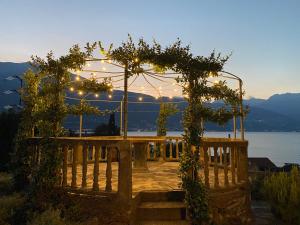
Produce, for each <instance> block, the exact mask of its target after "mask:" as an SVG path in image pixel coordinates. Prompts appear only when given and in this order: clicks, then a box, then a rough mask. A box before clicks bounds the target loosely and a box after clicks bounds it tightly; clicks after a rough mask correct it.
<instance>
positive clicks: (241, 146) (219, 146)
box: [147, 136, 248, 188]
mask: <svg viewBox="0 0 300 225" xmlns="http://www.w3.org/2000/svg"><path fill="white" fill-rule="evenodd" d="M185 149H186V144H185V143H184V141H183V139H182V138H181V137H171V136H169V137H166V138H165V142H161V141H159V142H149V143H148V145H147V156H148V157H147V159H148V160H150V161H151V160H158V157H157V156H158V155H159V154H160V155H161V157H162V158H163V160H164V161H179V157H180V154H181V152H182V151H184V150H185ZM158 152H159V153H158ZM199 158H200V161H201V165H202V167H203V172H204V174H203V176H204V181H205V184H206V186H207V187H208V188H209V187H211V188H219V187H220V180H221V179H220V176H222V186H223V187H228V186H229V185H235V184H236V183H240V182H242V181H248V172H247V171H248V142H247V141H242V140H240V139H230V138H202V141H201V148H200V155H199ZM211 178H213V179H214V180H213V181H211V180H210V179H211Z"/></svg>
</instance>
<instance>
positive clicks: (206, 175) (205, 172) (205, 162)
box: [203, 146, 210, 188]
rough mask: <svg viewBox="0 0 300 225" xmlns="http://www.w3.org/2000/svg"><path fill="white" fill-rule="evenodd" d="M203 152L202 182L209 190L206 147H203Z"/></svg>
mask: <svg viewBox="0 0 300 225" xmlns="http://www.w3.org/2000/svg"><path fill="white" fill-rule="evenodd" d="M203 151H204V180H205V186H206V187H207V188H209V186H210V185H209V165H208V147H206V146H205V147H203Z"/></svg>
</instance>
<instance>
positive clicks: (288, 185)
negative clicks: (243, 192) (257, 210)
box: [264, 167, 300, 225]
mask: <svg viewBox="0 0 300 225" xmlns="http://www.w3.org/2000/svg"><path fill="white" fill-rule="evenodd" d="M264 194H265V196H266V198H267V200H268V201H269V203H270V205H271V208H272V210H273V211H274V213H275V214H276V215H277V216H279V217H280V218H281V219H283V220H284V221H285V222H287V224H290V225H300V173H299V170H298V169H297V168H296V167H294V168H293V169H292V171H291V173H285V172H280V173H278V174H273V175H272V176H270V177H269V178H267V179H266V180H265V182H264Z"/></svg>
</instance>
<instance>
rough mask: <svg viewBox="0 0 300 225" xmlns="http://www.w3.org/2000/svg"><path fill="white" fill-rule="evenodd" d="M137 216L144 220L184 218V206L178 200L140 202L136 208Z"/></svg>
mask: <svg viewBox="0 0 300 225" xmlns="http://www.w3.org/2000/svg"><path fill="white" fill-rule="evenodd" d="M137 218H138V220H139V221H141V220H142V221H144V220H185V218H186V206H185V204H184V203H183V202H179V201H160V202H158V201H154V202H142V203H141V204H140V206H139V207H138V209H137Z"/></svg>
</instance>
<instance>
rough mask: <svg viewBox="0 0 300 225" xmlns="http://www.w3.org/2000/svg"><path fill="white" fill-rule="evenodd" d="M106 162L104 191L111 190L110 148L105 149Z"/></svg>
mask: <svg viewBox="0 0 300 225" xmlns="http://www.w3.org/2000/svg"><path fill="white" fill-rule="evenodd" d="M107 150H108V151H107V164H106V187H105V191H107V192H111V191H112V187H111V178H112V170H111V156H112V148H108V149H107Z"/></svg>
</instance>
